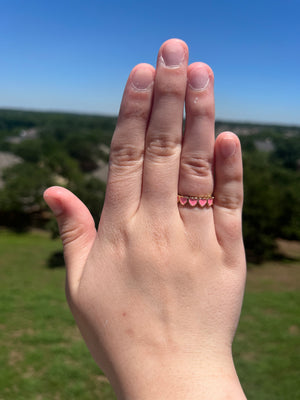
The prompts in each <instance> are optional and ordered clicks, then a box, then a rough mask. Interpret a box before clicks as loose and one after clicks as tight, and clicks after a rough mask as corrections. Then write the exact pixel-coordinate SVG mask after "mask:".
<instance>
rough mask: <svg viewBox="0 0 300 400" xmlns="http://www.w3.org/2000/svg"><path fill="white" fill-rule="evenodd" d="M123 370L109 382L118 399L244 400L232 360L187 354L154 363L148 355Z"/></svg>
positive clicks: (159, 359) (125, 365)
mask: <svg viewBox="0 0 300 400" xmlns="http://www.w3.org/2000/svg"><path fill="white" fill-rule="evenodd" d="M171 358H173V357H171ZM123 367H124V368H123V369H122V372H121V373H120V374H118V376H117V377H115V378H114V379H112V382H111V383H112V385H113V387H114V389H115V391H116V393H117V397H118V400H157V399H164V400H169V399H170V400H171V399H172V400H185V399H189V400H194V399H195V400H196V399H197V400H200V399H201V400H206V399H207V400H208V399H209V400H211V399H214V400H219V399H220V400H221V399H222V400H223V399H231V400H235V399H237V400H242V399H246V397H245V394H244V392H243V390H242V387H241V385H240V382H239V379H238V376H237V374H236V370H235V367H234V364H233V360H232V357H227V358H222V359H218V360H212V359H211V358H209V357H205V356H203V355H200V354H199V355H198V357H196V359H193V357H190V355H189V356H188V357H180V358H177V359H176V358H174V359H172V360H170V359H166V358H158V359H157V360H153V358H151V357H149V356H148V357H145V358H144V359H143V360H142V361H140V360H134V359H132V361H131V362H129V364H125V363H124V366H123Z"/></svg>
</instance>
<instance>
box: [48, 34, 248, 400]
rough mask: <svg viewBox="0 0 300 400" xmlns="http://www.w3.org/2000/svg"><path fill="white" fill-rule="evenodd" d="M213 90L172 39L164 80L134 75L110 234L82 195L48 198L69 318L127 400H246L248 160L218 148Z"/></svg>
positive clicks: (230, 137)
mask: <svg viewBox="0 0 300 400" xmlns="http://www.w3.org/2000/svg"><path fill="white" fill-rule="evenodd" d="M213 84H214V76H213V72H212V70H211V69H210V67H209V66H208V65H206V64H203V63H194V64H192V65H189V66H188V48H187V45H186V44H185V43H184V42H182V41H180V40H178V39H171V40H168V41H167V42H165V43H164V44H163V45H162V46H161V48H160V50H159V53H158V58H157V65H156V69H154V68H153V67H152V66H150V65H148V64H139V65H137V66H136V67H135V68H134V69H133V70H132V72H131V74H130V76H129V78H128V81H127V84H126V87H125V90H124V95H123V100H122V104H121V108H120V114H119V118H118V123H117V127H116V130H115V133H114V136H113V140H112V144H111V153H110V166H109V177H108V183H107V191H106V198H105V204H104V208H103V211H102V215H101V219H100V223H99V227H98V230H96V229H95V226H94V222H93V219H92V217H91V215H90V213H89V211H88V209H87V208H86V207H85V205H84V204H83V203H82V202H81V201H80V200H79V199H78V198H77V197H76V196H74V195H73V194H72V193H71V192H69V191H68V190H66V189H64V188H60V187H52V188H49V189H48V190H47V191H46V192H45V194H44V197H45V200H46V202H47V203H48V205H49V206H50V208H51V209H52V210H53V212H54V214H55V216H56V218H57V222H58V225H59V229H60V234H61V238H62V241H63V245H64V255H65V261H66V267H67V279H66V293H67V299H68V302H69V305H70V308H71V310H72V313H73V315H74V317H75V320H76V322H77V324H78V326H79V329H80V331H81V333H82V335H83V337H84V340H85V341H86V343H87V346H88V348H89V350H90V352H91V354H92V356H93V357H94V359H95V360H96V362H97V363H98V365H99V367H100V368H101V369H102V370H103V371H104V372H105V374H106V375H107V377H108V378H109V380H110V382H111V384H112V386H113V388H114V390H115V392H116V394H117V397H118V399H126V400H127V399H128V400H129V399H130V400H135V399H139V400H144V399H155V400H156V399H165V400H166V399H172V400H176V399H186V398H188V399H212V398H213V399H244V398H245V395H244V394H243V391H242V389H241V386H240V383H239V380H238V377H237V375H236V372H235V368H234V363H233V360H232V352H231V345H232V341H233V338H234V334H235V331H236V328H237V324H238V321H239V316H240V310H241V306H242V300H243V293H244V284H245V277H246V263H245V255H244V246H243V240H242V230H241V210H242V202H243V187H242V159H241V149H240V143H239V140H238V138H237V136H235V135H234V134H233V133H230V132H223V133H222V134H220V135H219V136H218V137H217V139H216V140H215V137H214V136H215V135H214V123H215V121H214V93H213ZM184 105H185V107H186V126H185V132H184V135H183V134H182V119H183V108H184ZM177 193H180V194H184V195H190V196H200V195H205V194H211V193H213V194H214V196H215V199H214V206H213V207H204V208H201V207H199V206H197V207H194V208H193V207H189V206H181V205H178V204H177Z"/></svg>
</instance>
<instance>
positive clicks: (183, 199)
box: [179, 197, 188, 206]
mask: <svg viewBox="0 0 300 400" xmlns="http://www.w3.org/2000/svg"><path fill="white" fill-rule="evenodd" d="M187 201H188V199H187V197H179V202H180V204H181V205H182V206H184V205H186V203H187Z"/></svg>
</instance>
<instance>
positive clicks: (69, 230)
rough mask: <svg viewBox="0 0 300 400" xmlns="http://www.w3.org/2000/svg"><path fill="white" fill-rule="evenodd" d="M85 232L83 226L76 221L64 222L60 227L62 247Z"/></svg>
mask: <svg viewBox="0 0 300 400" xmlns="http://www.w3.org/2000/svg"><path fill="white" fill-rule="evenodd" d="M84 233H85V226H84V225H83V224H80V223H77V224H76V225H74V224H69V223H65V224H63V225H62V226H61V227H60V237H61V240H62V243H63V246H64V248H66V247H67V246H69V245H70V243H73V242H76V241H77V240H78V239H79V238H80V237H81V236H82V235H83V234H84Z"/></svg>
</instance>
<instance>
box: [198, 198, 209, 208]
mask: <svg viewBox="0 0 300 400" xmlns="http://www.w3.org/2000/svg"><path fill="white" fill-rule="evenodd" d="M206 202H207V199H199V204H200V206H201V207H204V206H205V205H206Z"/></svg>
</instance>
